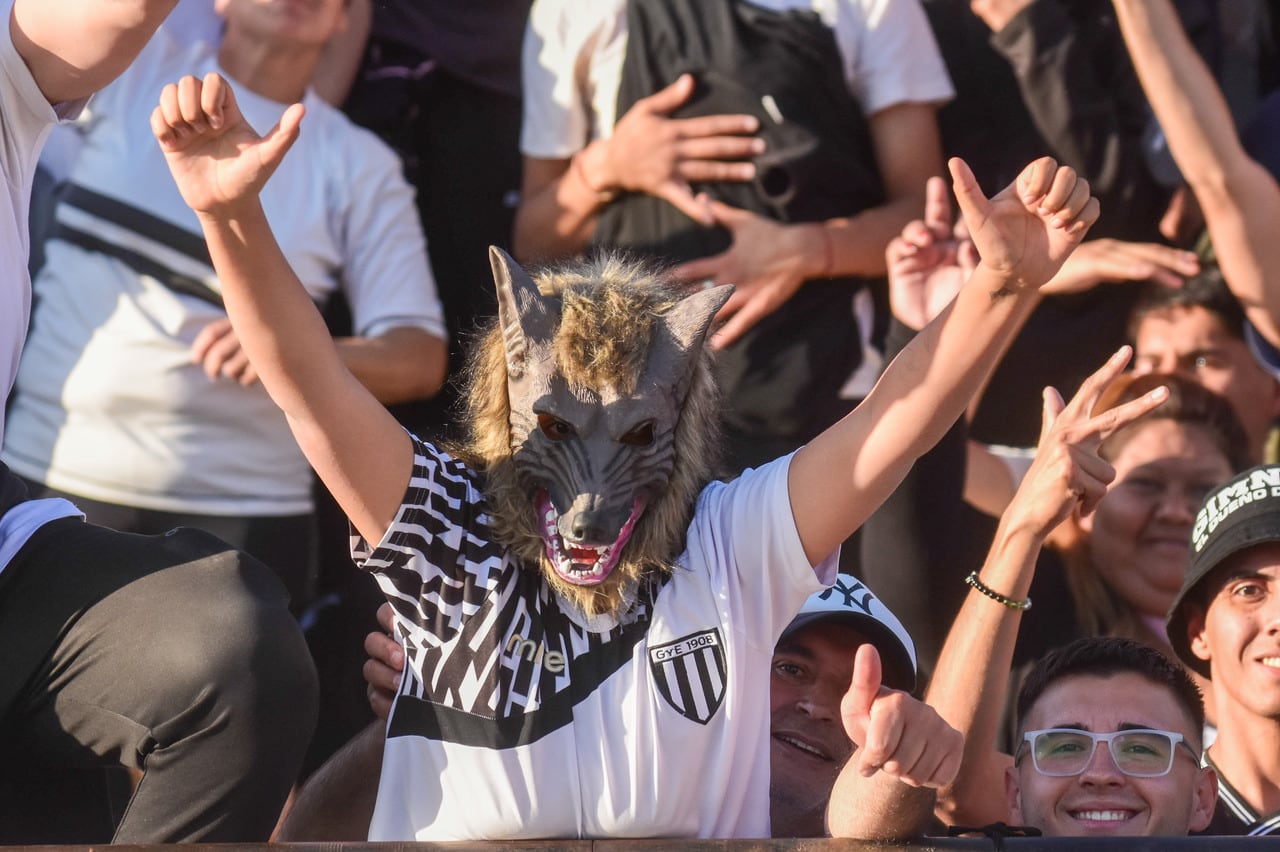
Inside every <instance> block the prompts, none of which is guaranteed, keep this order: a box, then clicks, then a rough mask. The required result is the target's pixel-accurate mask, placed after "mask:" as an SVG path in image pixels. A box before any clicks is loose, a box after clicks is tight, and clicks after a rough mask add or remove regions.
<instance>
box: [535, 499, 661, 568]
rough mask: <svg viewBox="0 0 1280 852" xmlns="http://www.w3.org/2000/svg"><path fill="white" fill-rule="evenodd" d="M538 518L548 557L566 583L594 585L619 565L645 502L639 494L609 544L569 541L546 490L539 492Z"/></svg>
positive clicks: (537, 501)
mask: <svg viewBox="0 0 1280 852" xmlns="http://www.w3.org/2000/svg"><path fill="white" fill-rule="evenodd" d="M535 502H536V504H537V507H538V517H540V518H541V519H542V535H543V539H544V541H545V543H546V547H547V559H548V560H549V561H550V562H551V567H552V569H553V570H554V571H555V572H556V574H558V575H559V576H560V579H562V580H564V581H565V582H566V583H573V584H574V585H576V586H594V585H596V584H598V583H602V582H604V580H605V578H607V577H608V576H609V572H611V571H612V570H613V568H614V566H615V565H617V564H618V557H619V556H620V555H621V554H622V549H623V548H624V547H625V546H626V544H627V541H628V540H629V539H630V538H631V532H632V530H634V529H635V526H636V522H637V521H638V520H640V515H641V514H642V513H643V512H644V506H645V501H644V500H643V499H642V498H639V497H637V498H636V499H635V502H634V503H633V504H632V508H631V514H630V515H628V517H627V520H626V522H625V523H623V525H622V530H621V532H619V533H618V537H617V538H616V539H614V540H613V541H612V542H611V543H609V544H605V545H591V544H575V543H573V542H566V541H565V539H564V536H562V535H561V534H560V530H559V523H560V513H559V512H557V511H556V508H555V506H553V505H551V500H550V499H549V498H548V497H547V493H546V492H545V491H541V490H540V491H539V492H538V495H537V499H536V501H535Z"/></svg>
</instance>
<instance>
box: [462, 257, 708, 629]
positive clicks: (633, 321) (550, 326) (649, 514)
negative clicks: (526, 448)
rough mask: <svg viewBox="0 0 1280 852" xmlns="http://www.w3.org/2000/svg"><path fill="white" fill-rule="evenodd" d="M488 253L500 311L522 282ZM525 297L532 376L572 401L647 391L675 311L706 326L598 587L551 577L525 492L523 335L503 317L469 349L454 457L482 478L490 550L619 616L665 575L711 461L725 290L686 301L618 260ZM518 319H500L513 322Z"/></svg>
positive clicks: (561, 272)
mask: <svg viewBox="0 0 1280 852" xmlns="http://www.w3.org/2000/svg"><path fill="white" fill-rule="evenodd" d="M491 254H492V255H493V259H494V270H495V278H496V279H499V280H498V288H499V301H500V303H502V300H503V288H504V283H503V281H502V280H501V279H502V278H503V276H507V275H518V276H524V272H523V270H521V269H520V268H519V267H518V266H516V265H515V263H514V261H511V260H510V258H507V257H506V256H505V255H504V254H502V253H501V252H498V251H496V250H494V251H492V252H491ZM523 280H524V281H526V282H529V281H530V279H527V278H525V279H523ZM533 286H536V290H537V294H540V297H541V298H539V297H538V295H535V294H533V293H531V292H526V293H525V294H524V295H525V297H526V302H528V301H538V302H541V303H542V305H544V306H545V307H539V310H540V311H541V312H542V314H543V315H545V316H543V318H542V319H540V321H541V322H542V323H543V325H544V327H545V329H546V332H545V335H544V337H543V338H541V339H543V340H544V345H543V348H542V350H540V351H541V352H542V354H541V355H540V356H539V357H540V358H541V361H539V365H538V366H539V368H540V369H541V370H543V371H545V370H546V369H547V366H546V364H545V363H543V362H545V361H547V360H550V361H551V362H553V363H552V365H551V367H550V369H551V370H552V371H553V373H554V374H555V375H556V377H557V381H559V380H560V379H562V380H563V382H564V383H565V385H566V386H567V387H568V388H569V389H570V391H571V393H572V396H573V397H575V398H587V399H595V398H601V397H608V396H610V395H612V397H619V396H621V397H628V396H630V395H633V394H635V393H636V390H637V386H638V385H639V384H640V383H641V382H642V381H644V380H645V375H646V368H647V366H649V362H650V361H651V358H650V356H651V355H653V353H654V352H655V351H656V350H657V349H659V348H660V344H659V342H658V338H659V336H660V335H665V337H666V338H668V339H669V338H670V337H671V333H670V331H669V330H668V326H669V325H671V324H672V317H674V316H675V315H676V313H678V312H679V310H680V308H679V306H681V303H686V302H687V300H690V299H697V300H699V301H700V303H702V304H700V306H699V307H700V311H701V313H702V314H705V315H706V317H705V320H702V328H701V329H699V330H698V331H697V332H696V340H691V341H690V342H689V343H688V344H687V346H688V355H687V358H686V360H687V362H688V363H687V365H686V366H683V367H681V369H680V372H681V378H680V379H679V380H677V381H676V382H674V384H675V385H682V386H675V387H670V388H665V389H663V390H664V392H665V394H666V395H667V396H668V397H669V404H670V405H672V406H674V407H675V417H676V420H675V425H674V429H673V430H672V432H673V434H672V436H671V440H670V445H671V446H670V461H669V466H670V470H669V475H667V476H666V477H665V482H663V483H662V485H661V487H660V488H657V489H655V490H654V493H653V494H652V495H651V496H650V497H649V499H648V503H647V505H646V506H645V508H644V510H643V514H641V515H640V516H639V518H638V519H637V520H636V521H635V523H634V528H633V529H632V530H631V535H630V538H629V539H628V540H626V542H625V544H624V545H623V546H622V548H621V552H620V554H619V555H618V557H617V564H616V565H615V566H614V567H613V569H612V571H611V572H610V573H609V574H608V576H607V577H605V579H604V580H603V581H601V582H599V583H598V584H596V585H578V584H575V583H573V582H569V581H567V580H564V579H562V578H561V577H560V576H558V575H557V573H556V571H555V570H554V569H553V566H552V564H551V561H550V558H549V556H548V552H547V546H546V543H545V539H544V537H543V534H542V531H543V525H542V522H541V519H540V517H539V515H538V512H537V510H536V508H535V502H534V493H535V492H536V490H537V489H538V487H539V483H538V482H536V481H532V478H531V476H530V475H529V473H528V471H527V470H526V469H525V467H526V466H522V465H521V464H519V463H517V462H518V460H517V454H518V453H520V452H521V451H522V450H521V437H520V435H521V433H522V432H525V433H527V432H528V431H529V430H533V431H536V429H537V426H536V425H531V424H534V423H535V421H536V417H535V415H534V412H532V411H513V410H512V403H511V386H510V384H509V381H510V380H511V376H513V375H517V376H518V375H519V373H520V367H519V366H518V365H516V366H514V367H513V355H512V352H513V348H512V347H513V343H512V339H511V338H512V337H513V336H516V337H518V336H519V335H520V331H519V330H518V329H517V331H516V332H515V333H514V335H513V333H512V331H511V330H510V328H509V327H504V321H503V319H502V317H501V316H500V317H499V319H497V320H495V321H494V323H493V324H492V325H491V326H490V327H489V328H488V329H487V330H485V331H484V332H483V333H482V335H481V336H480V337H478V338H477V340H476V341H475V342H474V344H473V346H472V348H471V352H470V358H469V362H468V365H467V370H466V373H465V380H464V381H465V385H464V388H463V394H464V396H463V398H464V399H465V400H466V415H465V419H466V426H467V439H466V442H465V444H463V445H462V446H460V447H457V448H455V449H456V450H457V451H458V452H459V454H460V455H461V456H462V457H463V458H464V459H466V460H467V461H468V462H469V463H470V464H471V465H472V466H473V467H474V468H475V469H476V470H478V471H480V472H481V473H482V474H483V475H484V478H485V486H484V490H485V494H486V497H487V499H488V502H489V513H490V517H491V521H492V525H493V530H494V533H495V535H496V538H497V541H498V542H500V543H501V544H503V545H504V546H506V547H507V548H508V549H509V550H510V551H511V552H512V553H513V555H515V556H516V557H518V558H519V559H520V560H521V561H522V562H523V563H524V564H525V565H526V566H528V567H533V566H537V567H538V568H539V569H540V570H541V571H542V573H543V576H544V577H545V578H546V579H547V581H548V583H549V584H550V585H551V587H552V588H553V590H555V591H556V592H558V593H559V594H560V595H561V596H562V598H564V599H566V600H568V601H569V602H571V603H572V604H574V605H576V606H577V607H578V608H579V609H581V610H582V611H583V612H584V613H586V614H588V615H595V614H600V613H616V612H618V610H619V609H620V608H621V607H622V606H623V604H624V602H625V600H626V597H627V593H628V590H629V589H634V588H635V586H636V584H637V582H638V581H639V580H641V579H642V578H644V577H645V576H646V575H649V574H652V573H653V572H666V571H670V570H671V568H672V564H673V561H674V559H675V557H676V556H677V555H678V554H679V553H680V552H681V551H682V550H683V548H684V542H685V534H686V530H687V528H688V525H689V522H690V520H691V518H692V515H693V510H694V505H695V502H696V500H697V497H698V494H699V493H700V492H701V490H702V489H703V487H704V486H705V485H706V484H707V482H708V481H709V480H710V479H711V476H712V473H713V470H714V469H715V466H716V465H717V463H718V461H719V449H720V431H719V428H720V427H719V422H720V409H719V394H718V389H717V386H716V381H715V378H714V375H713V364H712V353H711V350H710V347H709V346H708V345H707V343H706V340H705V332H706V328H707V326H709V324H710V321H711V316H713V315H714V313H715V311H716V309H718V307H719V306H720V305H721V304H723V301H724V299H725V298H727V297H728V290H729V288H720V289H722V290H723V291H724V292H722V293H718V292H706V293H702V294H695V295H693V296H691V295H690V291H689V290H687V289H681V288H679V287H678V286H677V285H675V284H673V283H671V282H670V281H668V280H667V279H666V278H665V277H664V276H663V275H662V274H661V273H659V272H657V271H655V270H654V269H652V268H650V267H647V266H644V265H641V264H638V263H635V262H632V261H629V260H626V259H623V258H620V257H618V256H616V255H602V256H600V257H597V258H593V259H589V260H584V261H577V262H572V263H567V264H564V265H561V266H558V267H555V268H552V269H547V270H543V271H541V272H538V273H536V274H535V275H534V276H532V279H531V287H530V289H532V287H533ZM517 289H518V288H517ZM508 304H514V302H513V301H512V302H508ZM686 307H687V306H686ZM514 310H515V308H508V312H509V313H510V312H512V311H514ZM685 312H686V313H687V310H686V311H685ZM504 331H505V332H506V333H505V335H504ZM686 334H687V335H688V336H690V337H692V336H694V335H693V334H690V333H686ZM516 345H517V349H516V350H515V351H516V352H517V353H523V350H522V349H520V348H518V347H519V346H521V345H523V344H519V343H518V344H516ZM668 348H670V347H668ZM531 357H532V356H531ZM658 357H659V356H654V359H656V358H658ZM513 424H515V425H516V428H514V429H513ZM664 458H665V457H664Z"/></svg>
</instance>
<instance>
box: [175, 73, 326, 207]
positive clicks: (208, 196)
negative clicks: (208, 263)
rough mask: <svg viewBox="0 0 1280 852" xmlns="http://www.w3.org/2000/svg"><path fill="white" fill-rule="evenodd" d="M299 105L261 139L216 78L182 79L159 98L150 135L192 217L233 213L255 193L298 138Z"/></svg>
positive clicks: (254, 196)
mask: <svg viewBox="0 0 1280 852" xmlns="http://www.w3.org/2000/svg"><path fill="white" fill-rule="evenodd" d="M303 112H304V110H303V107H302V104H294V105H293V106H291V107H289V109H287V110H286V111H285V113H284V115H283V116H282V117H281V119H280V123H279V124H277V125H276V126H275V127H274V128H272V129H271V131H270V132H268V133H267V135H266V136H259V135H258V133H257V131H255V130H254V129H253V128H252V127H251V126H249V123H248V122H247V121H246V120H245V118H244V115H242V114H241V112H240V108H239V106H237V105H236V99H235V94H234V93H233V92H232V91H231V86H230V85H228V83H227V81H226V80H224V79H223V78H222V76H221V75H220V74H218V73H216V72H210V73H209V74H208V75H206V76H205V78H204V79H203V80H198V79H196V78H195V77H190V76H188V77H183V78H182V79H181V80H179V81H178V82H177V83H170V84H169V85H167V86H165V87H164V89H163V90H162V91H161V93H160V103H159V105H158V106H157V107H156V108H155V110H153V111H152V113H151V132H152V133H154V134H155V137H156V140H157V141H159V143H160V149H161V150H162V151H163V152H164V156H165V160H166V161H167V162H168V164H169V170H170V172H172V173H173V178H174V181H175V182H176V183H177V184H178V189H179V191H180V192H181V193H182V199H183V200H184V201H186V203H187V205H188V206H189V207H191V209H193V210H195V211H196V213H211V212H214V211H217V210H226V209H231V208H234V207H235V206H236V205H237V204H239V203H241V202H244V201H246V200H248V199H256V197H257V195H258V192H259V191H260V190H261V189H262V187H263V185H264V184H266V182H267V179H268V178H269V177H271V175H272V173H273V172H274V171H275V170H276V167H277V166H278V165H280V161H281V160H282V159H283V158H284V155H285V153H286V152H287V151H288V150H289V147H290V146H291V145H292V144H293V141H294V140H295V139H296V138H297V137H298V129H299V125H300V123H301V121H302V115H303Z"/></svg>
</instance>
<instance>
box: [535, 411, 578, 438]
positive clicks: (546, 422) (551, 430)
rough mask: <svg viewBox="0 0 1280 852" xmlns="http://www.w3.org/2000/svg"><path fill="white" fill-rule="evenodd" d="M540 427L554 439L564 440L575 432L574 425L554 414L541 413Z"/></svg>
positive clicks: (539, 417)
mask: <svg viewBox="0 0 1280 852" xmlns="http://www.w3.org/2000/svg"><path fill="white" fill-rule="evenodd" d="M538 428H539V429H541V430H542V434H544V435H546V436H547V437H548V438H550V439H551V440H553V441H564V440H566V439H568V438H572V437H573V434H574V432H573V427H572V426H570V425H569V424H568V423H566V422H564V421H563V420H561V419H560V418H559V417H556V416H555V415H554V414H539V415H538Z"/></svg>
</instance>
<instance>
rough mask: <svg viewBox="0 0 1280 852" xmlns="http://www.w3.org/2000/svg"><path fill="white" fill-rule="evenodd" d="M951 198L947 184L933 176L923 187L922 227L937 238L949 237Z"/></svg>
mask: <svg viewBox="0 0 1280 852" xmlns="http://www.w3.org/2000/svg"><path fill="white" fill-rule="evenodd" d="M951 219H952V216H951V196H949V195H948V194H947V182H946V181H944V180H943V179H942V178H940V177H938V176H937V175H934V176H933V177H931V178H929V180H928V182H927V183H925V185H924V225H925V227H926V228H928V229H929V230H930V231H932V232H933V233H934V234H936V235H937V236H938V239H946V238H947V237H949V236H951V230H952V227H953V223H952V221H951Z"/></svg>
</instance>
